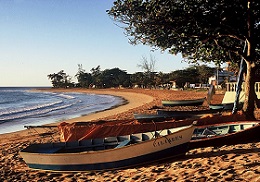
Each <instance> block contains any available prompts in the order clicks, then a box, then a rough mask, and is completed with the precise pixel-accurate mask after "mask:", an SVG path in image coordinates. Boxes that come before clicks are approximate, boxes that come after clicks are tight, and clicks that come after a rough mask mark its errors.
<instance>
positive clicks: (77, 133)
mask: <svg viewBox="0 0 260 182" xmlns="http://www.w3.org/2000/svg"><path fill="white" fill-rule="evenodd" d="M196 121H197V125H196V126H208V125H214V124H224V123H227V122H240V121H246V117H245V115H244V114H243V113H242V112H240V111H239V112H238V113H236V114H233V115H231V114H227V113H226V114H225V115H221V114H213V115H212V114H208V115H205V116H204V117H200V118H196ZM193 122H194V118H188V119H185V120H180V121H178V120H176V119H170V120H166V121H157V122H140V121H138V120H136V119H131V120H102V121H96V122H75V123H66V122H63V123H61V124H60V125H59V126H58V129H59V132H60V137H61V141H63V142H69V141H78V140H87V139H92V138H105V137H114V136H121V135H129V134H133V133H144V132H148V131H149V132H151V131H155V130H163V129H169V128H176V127H182V126H188V125H191V124H192V123H193Z"/></svg>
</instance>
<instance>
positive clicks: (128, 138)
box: [117, 135, 130, 142]
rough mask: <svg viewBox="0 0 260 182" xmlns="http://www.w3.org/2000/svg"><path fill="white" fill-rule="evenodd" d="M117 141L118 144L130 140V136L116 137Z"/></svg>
mask: <svg viewBox="0 0 260 182" xmlns="http://www.w3.org/2000/svg"><path fill="white" fill-rule="evenodd" d="M117 140H118V141H119V142H122V141H125V140H130V135H125V136H118V137H117Z"/></svg>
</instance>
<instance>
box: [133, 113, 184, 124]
mask: <svg viewBox="0 0 260 182" xmlns="http://www.w3.org/2000/svg"><path fill="white" fill-rule="evenodd" d="M134 118H135V119H137V120H138V121H141V122H150V121H154V122H158V121H167V120H170V119H175V120H180V119H185V118H187V116H184V115H167V114H165V115H164V114H140V113H135V114H134Z"/></svg>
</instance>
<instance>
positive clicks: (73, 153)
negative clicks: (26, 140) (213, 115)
mask: <svg viewBox="0 0 260 182" xmlns="http://www.w3.org/2000/svg"><path fill="white" fill-rule="evenodd" d="M192 127H194V129H195V126H194V125H193V124H191V125H188V126H180V127H178V128H180V129H179V130H178V131H176V132H174V133H171V134H168V135H165V136H160V137H157V138H152V139H150V140H146V141H141V142H136V143H133V144H130V145H125V146H122V147H119V148H116V147H115V148H111V149H104V150H97V151H94V150H91V151H83V152H68V153H39V152H30V151H24V150H26V149H27V148H28V147H30V146H28V147H26V148H24V149H22V150H21V151H20V152H19V153H24V154H30V155H41V156H63V155H68V154H69V155H79V154H96V153H98V154H100V153H107V152H111V151H115V150H116V151H118V150H123V149H124V150H125V149H126V148H129V147H132V146H133V145H134V146H138V145H143V144H144V143H148V142H150V143H152V142H154V141H156V140H159V139H162V138H165V137H167V136H171V135H176V134H178V133H180V132H182V131H184V130H188V129H190V128H192ZM169 129H176V128H169ZM169 129H163V130H169ZM159 131H162V130H159ZM152 132H155V131H152ZM152 132H150V133H152ZM143 133H146V132H142V133H137V134H143ZM130 135H131V134H130ZM130 135H129V136H130ZM57 143H66V142H57ZM41 144H42V143H38V144H32V145H35V146H36V145H41ZM46 144H52V143H46ZM100 146H102V145H100ZM83 147H84V146H83ZM86 147H87V146H86ZM89 147H91V146H89ZM71 148H72V149H73V147H71Z"/></svg>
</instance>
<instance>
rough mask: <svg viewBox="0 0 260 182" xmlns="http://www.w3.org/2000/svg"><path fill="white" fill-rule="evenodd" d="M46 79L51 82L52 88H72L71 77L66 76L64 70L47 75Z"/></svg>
mask: <svg viewBox="0 0 260 182" xmlns="http://www.w3.org/2000/svg"><path fill="white" fill-rule="evenodd" d="M47 77H48V78H49V79H50V80H51V82H52V85H53V87H54V88H67V87H71V86H72V84H71V77H70V76H69V75H67V74H66V73H65V72H64V70H61V71H59V72H58V73H53V74H49V75H47Z"/></svg>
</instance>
